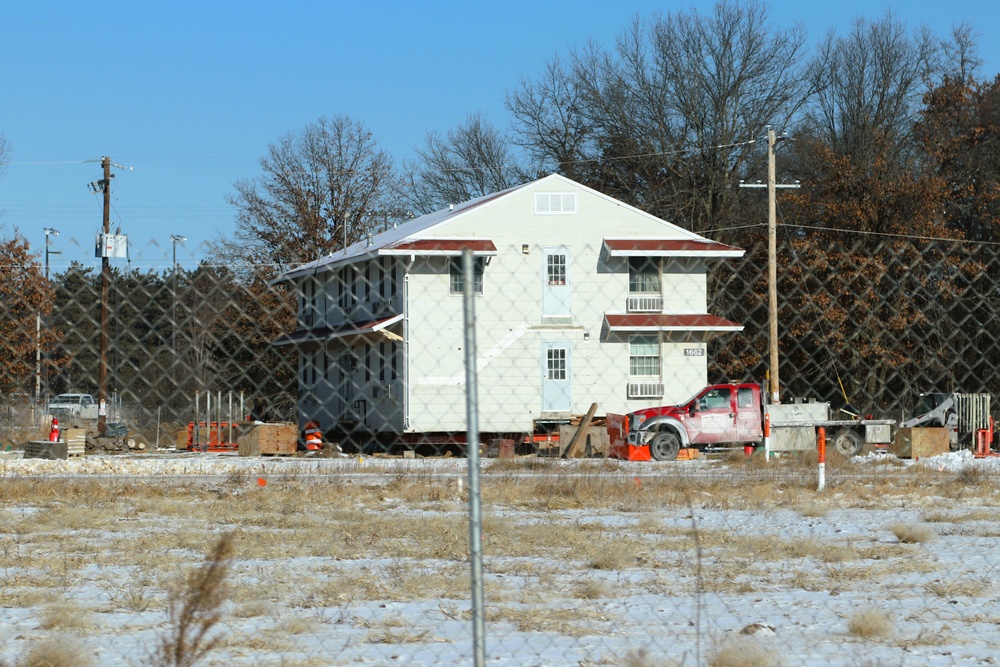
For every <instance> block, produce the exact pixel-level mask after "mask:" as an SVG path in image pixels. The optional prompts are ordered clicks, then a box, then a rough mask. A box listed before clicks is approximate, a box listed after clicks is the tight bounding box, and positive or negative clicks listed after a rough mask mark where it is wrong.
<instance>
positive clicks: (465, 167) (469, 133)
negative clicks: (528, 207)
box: [404, 113, 531, 213]
mask: <svg viewBox="0 0 1000 667" xmlns="http://www.w3.org/2000/svg"><path fill="white" fill-rule="evenodd" d="M511 148H512V147H511V144H510V142H509V141H508V140H507V138H506V137H504V136H503V135H502V134H501V133H500V131H499V130H497V129H496V128H495V127H494V126H493V125H492V124H491V123H490V122H489V121H488V120H486V119H485V118H484V117H483V116H482V114H478V113H477V114H472V115H470V116H469V117H467V118H466V120H465V122H464V123H463V124H461V125H459V126H458V127H456V128H454V129H452V130H449V131H448V133H447V135H445V136H442V135H441V134H439V133H437V132H431V133H429V134H428V135H427V139H426V142H425V146H424V148H422V149H417V151H416V153H417V160H415V161H413V162H410V163H408V164H407V165H406V168H405V172H406V173H405V186H406V192H405V195H404V196H405V198H406V200H407V201H408V203H409V204H410V207H411V208H412V209H413V210H416V211H419V212H421V213H429V212H431V211H436V210H438V209H440V208H444V207H445V206H447V205H448V204H457V203H460V202H464V201H468V200H469V199H473V198H475V197H480V196H483V195H486V194H489V193H491V192H497V191H499V190H505V189H507V188H509V187H512V186H514V185H517V184H519V183H523V182H524V181H527V180H530V178H531V176H530V174H529V172H528V170H527V169H525V168H524V167H522V166H520V165H519V164H518V162H517V160H516V159H515V157H514V155H513V154H512V150H511Z"/></svg>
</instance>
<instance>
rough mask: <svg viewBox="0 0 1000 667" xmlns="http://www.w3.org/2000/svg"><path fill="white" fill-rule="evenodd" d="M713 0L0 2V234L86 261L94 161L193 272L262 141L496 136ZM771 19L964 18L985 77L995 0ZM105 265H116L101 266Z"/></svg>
mask: <svg viewBox="0 0 1000 667" xmlns="http://www.w3.org/2000/svg"><path fill="white" fill-rule="evenodd" d="M712 6H713V3H711V2H691V1H687V2H676V3H674V2H663V1H662V0H661V1H659V2H654V1H651V0H650V1H647V0H619V1H618V2H609V1H607V0H601V1H599V2H598V1H587V0H584V1H578V2H569V1H564V0H555V1H547V2H546V1H543V2H522V1H519V0H517V1H510V2H489V3H487V2H452V1H450V0H446V1H440V2H402V1H395V0H391V1H385V2H371V1H369V2H341V1H328V2H320V1H309V2H304V1H295V0H291V1H288V2H281V3H278V2H261V1H247V2H230V1H222V0H220V1H213V2H204V1H201V2H191V1H189V0H176V1H174V2H169V3H168V2H134V1H133V2H118V1H116V0H111V1H108V2H102V3H80V2H46V1H44V0H40V1H39V2H4V3H2V6H0V90H2V97H0V99H2V102H0V132H2V133H4V134H5V135H6V137H7V141H8V143H9V145H10V148H11V154H10V156H9V158H10V164H8V165H7V167H6V169H5V173H4V174H3V175H2V176H0V211H2V215H0V235H2V236H4V237H7V236H9V235H10V234H11V233H12V231H13V229H14V228H17V229H18V230H19V231H20V233H21V234H23V235H24V236H26V237H27V238H28V240H29V241H30V242H31V244H32V246H33V248H35V249H36V250H40V249H42V248H43V247H44V234H43V231H42V228H43V227H54V228H56V229H58V230H59V231H60V236H59V237H55V238H53V239H52V243H51V249H52V250H58V251H60V253H61V254H59V255H53V256H51V257H50V264H51V267H52V270H53V271H58V270H60V268H61V267H62V266H64V265H65V264H66V263H68V262H69V261H71V260H77V261H81V262H84V263H87V264H95V265H96V263H97V261H96V260H95V259H94V257H93V255H94V252H93V243H94V238H95V234H96V233H97V232H98V231H99V229H100V226H101V200H100V198H99V196H98V195H95V194H93V193H91V192H90V190H89V189H88V188H87V183H89V182H90V181H94V180H96V179H98V178H100V176H101V173H100V165H99V163H98V162H97V161H98V160H99V159H100V157H101V156H102V155H108V156H110V157H111V158H112V160H113V161H114V162H116V163H119V164H122V165H125V166H126V167H131V169H130V170H115V174H116V176H115V183H114V186H113V190H112V191H113V197H112V205H113V211H112V230H114V228H115V227H117V226H119V225H120V226H121V229H122V232H123V233H125V234H128V235H129V240H130V243H131V248H132V254H133V260H134V262H133V264H134V266H137V267H139V268H160V267H167V266H169V264H170V261H171V254H172V253H171V250H172V244H171V242H170V235H171V234H182V235H184V236H187V237H188V239H189V240H188V242H187V243H186V244H184V245H181V246H178V251H177V258H178V262H179V263H181V264H183V265H185V266H189V267H190V266H194V264H195V263H196V262H197V261H198V259H200V258H201V257H203V256H204V249H205V246H206V244H207V243H209V242H211V241H212V240H214V239H216V238H217V237H218V236H219V235H220V234H224V235H229V234H231V233H232V231H233V229H234V227H233V219H234V211H233V209H232V208H231V207H229V206H228V205H227V204H226V202H225V197H226V195H227V194H231V193H232V192H233V187H232V184H233V183H234V182H235V181H236V180H238V179H242V178H251V177H254V176H256V175H258V173H259V171H258V168H257V159H258V158H259V157H260V156H261V155H263V154H264V153H265V151H266V149H267V146H268V144H270V143H273V142H275V141H276V140H277V139H279V138H280V137H282V136H283V135H285V134H287V133H289V132H292V131H297V130H299V129H301V128H302V127H304V126H305V125H306V124H308V123H311V122H313V121H315V120H316V119H318V118H319V117H320V116H335V115H338V114H346V115H349V116H351V117H353V118H355V119H358V120H361V121H363V122H364V123H366V124H367V125H368V127H369V129H370V130H371V131H372V132H373V133H374V135H375V137H376V138H377V139H378V141H379V143H380V145H381V146H382V147H383V148H385V149H387V150H388V151H389V152H390V153H391V154H392V155H393V157H394V158H395V159H396V160H397V162H399V161H402V160H403V159H405V158H407V157H411V156H412V154H413V149H414V148H415V147H418V146H420V145H422V144H423V140H424V137H425V135H426V133H427V132H428V131H430V130H437V131H441V132H445V131H447V130H448V129H449V128H451V127H454V126H455V125H457V124H459V123H460V122H462V121H463V120H464V119H465V117H466V116H467V115H468V114H469V113H473V112H483V113H485V114H486V115H487V117H489V118H490V120H491V121H492V122H493V123H494V124H495V125H497V126H499V127H505V126H506V125H507V123H508V118H507V115H506V112H505V110H504V109H503V105H502V100H503V95H504V93H505V91H507V90H510V89H512V88H514V87H515V86H516V85H517V84H518V82H519V80H520V79H521V77H527V78H535V77H536V76H537V74H538V73H539V72H540V71H541V70H542V68H543V67H544V65H545V62H546V60H547V59H549V58H550V57H552V56H553V55H557V54H558V55H565V54H566V53H567V52H568V51H569V49H570V48H572V47H574V46H580V45H583V44H584V43H585V42H586V41H587V40H588V39H590V38H593V39H595V40H596V41H598V42H599V43H602V44H605V45H610V44H611V43H612V42H613V40H614V38H615V36H616V35H617V34H618V33H619V32H621V31H622V30H623V29H624V28H625V27H626V26H627V24H628V23H629V21H630V20H631V19H632V18H634V17H635V16H640V17H648V16H651V15H652V14H653V13H654V12H656V11H666V12H672V11H679V10H690V9H692V8H694V9H697V10H698V11H703V12H709V11H711V9H712ZM767 6H768V8H769V11H770V16H771V20H772V21H773V22H774V24H776V25H777V26H780V27H789V26H791V25H792V24H793V23H795V22H800V23H802V24H803V25H804V26H805V28H806V30H807V32H808V35H809V39H810V42H814V41H816V40H818V39H819V38H821V37H822V36H823V35H824V34H825V33H826V31H827V30H828V29H831V28H832V29H834V30H836V31H837V32H838V33H841V34H843V33H846V32H847V30H848V29H849V28H850V25H851V23H852V22H853V20H854V19H855V18H857V17H859V16H860V17H867V18H873V19H875V18H880V17H882V16H884V15H885V13H886V11H888V10H891V11H892V12H893V13H894V14H896V15H897V16H898V17H899V18H900V19H902V20H903V21H904V22H906V24H907V25H908V26H909V27H911V28H916V27H917V26H919V25H922V24H923V25H927V26H929V27H930V28H931V29H932V30H933V31H935V32H936V33H938V34H940V35H941V36H944V35H946V34H947V32H948V31H949V29H950V26H951V25H952V24H954V23H957V22H959V21H962V20H968V21H972V22H973V24H974V26H975V27H976V29H977V30H978V31H979V32H980V33H982V36H981V38H980V47H981V55H982V56H983V57H984V59H985V65H984V68H983V71H982V74H983V75H984V76H990V77H992V76H993V75H995V74H996V73H997V72H998V71H1000V10H998V9H996V5H995V0H991V1H987V0H975V1H974V0H951V1H949V2H940V0H938V1H934V2H932V1H925V0H919V1H911V2H894V3H891V2H884V1H882V0H869V1H867V2H860V1H855V0H840V1H839V2H824V3H813V2H801V0H799V1H797V2H793V1H791V0H780V1H778V0H775V1H773V2H769V3H767ZM113 261H114V262H116V263H119V262H121V260H113Z"/></svg>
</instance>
